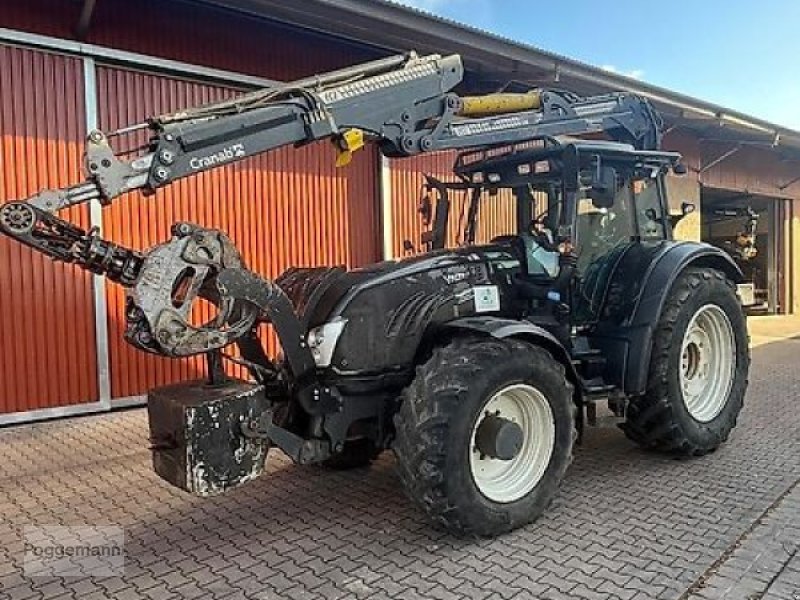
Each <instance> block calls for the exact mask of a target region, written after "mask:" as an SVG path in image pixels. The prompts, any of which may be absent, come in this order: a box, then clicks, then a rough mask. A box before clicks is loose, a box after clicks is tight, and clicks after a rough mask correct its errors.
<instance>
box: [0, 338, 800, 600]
mask: <svg viewBox="0 0 800 600" xmlns="http://www.w3.org/2000/svg"><path fill="white" fill-rule="evenodd" d="M798 352H800V341H787V342H782V343H776V344H766V345H763V346H759V347H758V348H757V349H755V350H754V351H753V371H752V374H751V384H750V389H749V391H748V396H747V400H746V403H745V407H744V410H743V412H742V415H741V417H740V420H739V426H738V427H737V428H736V429H735V430H734V432H733V434H732V435H731V439H730V440H729V441H728V443H726V444H725V445H723V446H722V447H721V448H720V449H719V450H718V451H717V452H715V453H713V454H711V455H709V456H706V457H703V458H700V459H697V460H685V461H678V460H673V459H671V458H669V457H664V456H661V455H659V454H656V453H653V452H646V451H643V450H640V449H638V448H637V447H636V446H635V445H633V444H631V443H630V442H628V441H627V440H626V439H625V438H624V436H623V435H622V434H621V433H620V432H619V431H617V430H615V429H592V428H589V429H587V432H586V437H585V442H584V444H583V446H582V447H580V448H578V449H577V451H576V457H575V461H574V463H573V465H572V466H571V467H570V470H569V472H568V474H567V477H566V479H565V481H564V482H563V484H562V488H561V491H560V493H559V495H558V497H557V498H556V500H555V501H554V502H553V504H552V506H551V507H550V509H549V510H548V511H547V513H546V514H545V515H544V516H543V517H542V518H541V519H540V520H539V521H537V522H536V523H534V524H532V525H531V526H529V527H526V528H523V529H521V530H518V531H515V532H513V533H511V534H509V535H506V536H502V537H500V538H498V539H495V540H460V539H455V538H453V537H451V536H449V535H447V534H446V533H443V532H442V531H440V530H438V529H436V528H434V527H432V526H431V525H429V524H428V523H427V522H426V521H425V519H424V517H423V516H422V515H421V514H420V513H419V511H418V510H417V509H416V508H415V507H414V506H413V505H411V503H410V502H408V501H407V500H406V498H405V496H404V495H403V493H402V490H401V489H400V487H399V486H400V484H399V481H398V478H397V476H396V474H395V472H394V459H393V458H392V457H391V455H390V454H389V453H387V454H385V455H384V456H382V457H381V458H380V459H378V460H377V461H376V462H375V464H374V466H373V467H372V468H371V469H369V470H363V469H360V470H356V471H352V472H331V471H327V470H324V469H320V468H308V467H298V466H294V465H292V464H291V463H290V461H289V460H288V459H286V458H285V457H284V456H282V455H281V454H280V453H279V452H273V453H272V454H270V458H269V461H268V465H267V471H268V472H267V473H266V474H265V475H264V476H263V477H261V478H259V479H257V480H256V481H254V482H252V483H249V484H247V485H246V486H243V487H241V488H239V489H237V490H233V491H231V492H230V493H227V494H224V495H222V496H219V497H215V498H212V499H205V500H204V499H199V498H194V497H192V496H190V495H188V494H185V493H183V492H181V491H179V490H176V489H175V488H172V487H170V486H169V485H168V484H166V483H164V482H162V481H161V480H160V479H159V478H158V477H157V476H155V475H154V474H153V473H152V470H151V466H150V454H149V452H148V450H147V447H148V443H149V442H148V429H147V422H146V414H145V411H144V410H141V409H136V410H130V411H124V412H116V413H111V414H107V415H100V416H91V417H84V418H77V419H71V420H63V421H54V422H50V423H40V424H34V425H24V426H19V427H14V428H7V429H3V430H0V453H1V454H0V456H3V461H0V599H3V600H4V599H5V598H9V599H16V598H19V599H20V600H23V599H25V600H27V599H28V598H30V599H32V600H39V599H44V598H47V599H48V600H49V599H50V598H59V597H61V598H64V599H67V598H76V599H77V598H90V597H93V595H96V596H97V597H109V598H117V599H120V600H139V599H142V600H147V599H148V598H162V597H167V598H168V597H176V598H211V599H216V598H220V599H221V598H228V599H233V598H246V599H253V600H256V599H257V600H266V599H269V600H272V599H284V598H286V599H294V598H323V599H328V598H397V599H402V600H406V599H408V598H426V599H438V600H454V599H457V598H470V599H472V598H497V599H502V600H510V599H511V598H520V599H528V598H535V599H537V600H547V599H550V600H557V599H562V598H568V599H575V600H592V599H595V598H604V599H630V600H641V599H644V598H648V599H654V598H655V599H658V600H661V599H663V600H677V599H678V598H680V597H681V596H683V597H684V599H685V598H687V597H691V598H692V600H694V598H698V599H699V598H725V599H726V600H730V598H733V597H734V596H733V595H732V594H739V592H740V591H742V593H745V592H746V593H752V594H759V595H760V597H762V598H764V599H765V600H800V592H799V591H798V590H800V559H798V553H797V551H796V549H794V546H793V545H792V540H794V541H795V542H796V541H797V540H799V539H800V531H798V530H800V496H798V494H796V493H789V494H787V495H785V496H783V500H782V502H781V503H780V504H779V506H777V507H775V506H773V505H774V504H775V502H776V499H778V498H779V497H780V496H781V495H782V494H784V493H785V492H786V490H789V489H791V488H792V486H794V485H795V484H796V482H797V481H798V479H800V461H798V459H797V457H798V456H800V436H798V434H797V432H798V431H800V411H797V410H796V409H795V403H796V398H798V397H800V378H798V377H797V373H796V372H797V366H796V356H797V354H798ZM771 506H773V508H772V510H771V511H770V510H768V509H769V508H770V507H771ZM765 511H766V516H765ZM759 518H760V520H759V521H758V522H756V520H757V519H759ZM58 523H64V524H76V525H77V524H88V525H99V524H103V525H109V524H110V525H119V526H121V527H124V529H125V533H126V563H125V573H124V574H123V575H122V576H121V577H118V578H108V579H104V578H91V577H90V578H84V579H81V580H78V581H70V580H69V579H64V580H60V579H59V580H56V581H55V582H52V581H51V582H41V581H36V580H29V579H26V578H25V577H23V576H22V573H21V572H20V569H21V566H22V556H21V553H22V538H21V535H22V527H23V525H25V524H31V525H52V524H58ZM754 524H755V525H754ZM792 552H794V554H792ZM723 553H725V554H724V555H723ZM721 557H722V559H721ZM743 565H744V566H743ZM747 565H750V566H752V565H755V566H753V567H752V568H748V567H747ZM703 577H705V578H703ZM701 578H703V579H701ZM698 581H702V582H704V585H703V586H701V587H698V586H697V583H698ZM693 584H695V585H694V586H693V587H692V592H691V593H689V592H688V591H687V590H688V588H689V586H691V585H693ZM732 590H733V591H732ZM692 594H694V595H693V596H692ZM714 594H716V596H715V595H714ZM723 594H728V595H727V596H725V595H723Z"/></svg>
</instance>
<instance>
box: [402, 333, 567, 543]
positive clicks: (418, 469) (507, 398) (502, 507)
mask: <svg viewBox="0 0 800 600" xmlns="http://www.w3.org/2000/svg"><path fill="white" fill-rule="evenodd" d="M574 410H575V406H574V403H573V399H572V386H571V384H570V383H569V382H568V381H567V379H566V378H565V375H564V367H563V366H562V365H561V364H560V363H559V362H557V361H556V360H555V359H554V358H553V357H552V356H551V355H550V354H549V353H548V352H547V351H545V350H544V349H542V348H539V347H536V346H532V345H530V344H527V343H524V342H521V341H517V340H498V339H494V338H488V337H486V338H484V337H475V338H472V337H470V338H456V339H455V340H453V341H452V342H451V343H449V344H448V345H446V346H444V347H440V348H437V349H436V350H435V351H434V353H433V355H432V356H431V358H430V359H429V360H428V361H427V362H426V363H425V364H424V365H421V366H420V367H418V369H417V374H416V378H415V379H414V381H413V383H412V384H411V385H410V386H409V387H408V388H407V389H406V391H405V392H404V396H403V399H402V405H401V408H400V410H399V412H398V414H397V415H396V416H395V427H396V431H397V436H396V439H395V442H394V452H395V454H396V455H397V462H398V468H399V471H400V476H401V478H402V480H403V482H404V484H405V487H406V491H407V492H408V494H409V496H410V497H411V499H412V500H414V501H415V502H416V503H417V504H418V505H420V506H421V507H422V508H423V509H424V510H425V511H426V512H427V513H428V515H429V516H430V517H431V518H432V519H433V520H434V521H435V522H437V523H439V524H442V525H444V526H445V527H446V528H447V529H449V530H450V531H452V532H454V533H457V534H462V535H464V534H471V535H483V536H492V535H497V534H500V533H503V532H506V531H510V530H511V529H514V528H516V527H519V526H521V525H524V524H526V523H529V522H531V521H533V520H534V519H536V518H537V517H538V516H539V515H541V514H542V513H543V512H544V510H545V509H546V508H547V506H548V505H549V504H550V502H551V500H552V499H553V497H554V495H555V493H556V491H557V489H558V485H559V483H560V481H561V479H562V477H563V476H564V472H565V471H566V469H567V466H568V465H569V463H570V460H571V458H572V445H573V440H574V437H575V435H574V434H575V418H574Z"/></svg>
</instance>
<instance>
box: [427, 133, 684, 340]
mask: <svg viewBox="0 0 800 600" xmlns="http://www.w3.org/2000/svg"><path fill="white" fill-rule="evenodd" d="M679 159H680V155H678V154H677V153H671V152H653V151H641V150H635V149H634V148H633V147H631V146H629V145H625V144H619V143H614V142H605V141H587V140H576V139H569V138H567V139H555V138H542V139H537V140H534V141H532V142H527V143H525V144H519V145H515V146H510V147H504V148H495V149H489V150H480V151H473V152H465V153H462V154H460V155H459V156H458V158H457V160H456V163H455V166H454V173H455V174H456V176H457V177H458V180H457V181H454V182H442V181H439V180H437V179H434V178H432V177H429V178H428V179H427V183H426V185H427V187H428V189H429V190H431V191H433V192H434V193H435V196H436V204H435V210H434V209H433V207H432V206H431V204H430V203H429V201H425V202H422V203H421V205H420V207H421V211H422V212H423V213H425V214H430V215H431V219H430V221H431V223H432V228H431V230H430V231H429V232H426V233H425V234H424V235H423V242H424V243H425V244H426V246H427V249H429V250H436V249H440V248H444V247H445V246H446V245H447V243H448V239H447V232H448V231H450V230H452V229H451V228H450V227H449V223H448V221H449V214H450V204H451V201H452V199H451V195H452V194H453V193H454V192H466V193H467V195H468V198H469V200H468V208H467V210H466V218H465V219H464V223H463V229H462V230H461V231H460V232H459V233H460V239H459V240H458V243H460V244H461V245H465V246H470V245H474V244H475V243H476V240H478V239H480V237H481V232H480V231H479V230H478V229H479V224H480V211H481V207H482V205H483V204H484V203H486V202H492V201H494V200H496V199H497V198H498V197H500V196H507V195H513V198H514V200H515V202H514V203H513V204H514V207H515V209H514V212H515V214H514V215H513V218H512V219H511V220H512V222H513V224H514V227H513V230H511V231H508V232H505V233H504V234H503V235H500V236H497V237H494V238H492V239H491V240H486V241H488V242H490V244H500V245H503V246H507V247H508V248H509V250H510V251H511V252H512V253H513V254H514V255H515V256H516V257H517V258H518V260H519V264H520V266H519V273H518V274H516V277H515V284H516V285H517V287H518V291H519V293H520V295H522V296H527V297H528V299H529V300H530V301H531V302H532V308H533V309H534V310H533V312H541V311H538V310H536V309H537V308H539V309H542V308H545V307H547V306H549V307H553V308H555V310H556V311H557V312H558V311H561V313H562V314H561V320H562V321H568V322H569V325H570V326H571V327H579V328H589V327H590V326H591V325H592V324H593V323H595V322H597V321H598V320H599V319H600V318H601V314H600V313H601V310H602V308H603V305H604V301H605V300H606V297H607V295H608V292H609V284H610V283H611V281H612V279H613V278H612V277H611V274H612V273H613V272H615V270H616V267H617V266H618V265H619V264H620V263H621V262H622V261H623V257H625V256H626V255H652V254H653V253H657V252H658V251H659V249H660V247H661V246H662V245H663V244H664V242H665V241H667V240H670V239H671V236H672V231H671V225H670V221H669V210H668V204H667V198H666V188H665V183H664V176H665V174H667V173H668V172H670V171H673V172H676V173H678V174H680V173H681V172H682V168H681V165H680V163H679ZM633 259H634V258H633V256H629V257H628V259H627V260H628V261H630V260H633ZM636 260H637V263H639V264H640V263H641V260H642V258H639V259H636ZM565 311H568V314H564V312H565ZM546 312H548V313H549V312H550V311H549V310H548V311H546ZM540 316H541V315H540ZM545 316H549V315H545ZM534 320H535V317H534Z"/></svg>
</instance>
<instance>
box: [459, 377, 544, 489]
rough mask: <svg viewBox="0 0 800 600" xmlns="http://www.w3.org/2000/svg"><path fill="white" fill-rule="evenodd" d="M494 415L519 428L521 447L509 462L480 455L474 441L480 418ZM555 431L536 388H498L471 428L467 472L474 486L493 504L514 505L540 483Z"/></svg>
mask: <svg viewBox="0 0 800 600" xmlns="http://www.w3.org/2000/svg"><path fill="white" fill-rule="evenodd" d="M489 415H496V416H499V417H502V418H504V419H508V420H510V421H512V422H514V423H516V424H517V425H519V426H520V428H521V429H522V434H523V436H522V444H521V447H520V449H519V452H517V454H516V456H514V458H512V459H510V460H501V459H498V458H491V457H489V456H486V455H483V454H481V451H480V450H479V449H478V447H477V444H476V441H475V438H476V435H477V433H478V428H479V427H480V425H481V423H482V422H483V419H484V418H485V417H487V416H489ZM555 437H556V428H555V420H554V418H553V411H552V409H551V408H550V404H549V402H547V398H545V396H544V394H542V392H540V391H539V390H537V389H536V388H535V387H533V386H530V385H527V384H515V385H510V386H508V387H505V388H503V389H501V390H500V391H499V392H497V393H496V394H495V395H494V396H492V397H491V398H490V399H489V401H488V402H487V403H486V404H485V405H484V406H483V409H482V410H481V413H480V414H479V415H478V418H477V419H476V420H475V423H474V424H473V427H472V437H471V440H470V469H471V472H472V479H473V481H474V482H475V485H476V486H477V488H478V491H480V493H481V494H483V495H484V496H485V497H486V498H488V499H489V500H492V501H494V502H502V503H507V502H514V501H516V500H519V499H520V498H522V497H523V496H525V495H526V494H528V493H529V492H530V491H531V490H532V489H533V488H534V487H536V484H538V483H539V481H540V480H541V478H542V476H543V475H544V473H545V471H546V470H547V465H548V464H549V463H550V457H551V456H552V454H553V448H554V446H555Z"/></svg>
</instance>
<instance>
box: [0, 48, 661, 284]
mask: <svg viewBox="0 0 800 600" xmlns="http://www.w3.org/2000/svg"><path fill="white" fill-rule="evenodd" d="M463 72H464V71H463V65H462V62H461V58H460V57H459V56H458V55H450V56H444V57H443V56H439V55H430V56H424V57H419V56H417V55H416V54H415V53H409V54H407V55H399V56H395V57H390V58H387V59H381V60H377V61H372V62H369V63H366V64H363V65H359V66H355V67H349V68H346V69H341V70H338V71H333V72H330V73H327V74H323V75H320V76H317V77H312V78H307V79H303V80H300V81H295V82H292V83H287V84H285V85H281V86H278V87H272V88H266V89H263V90H258V91H254V92H250V93H248V94H244V95H242V96H239V97H237V98H234V99H232V100H226V101H223V102H218V103H215V104H210V105H206V106H201V107H196V108H189V109H186V110H183V111H180V112H176V113H171V114H166V115H161V116H157V117H153V118H151V119H150V120H149V121H148V122H147V123H144V124H142V125H139V126H134V127H133V128H127V129H125V130H123V131H131V130H132V129H136V128H143V129H145V128H146V129H148V130H149V131H150V142H149V144H148V146H147V149H146V150H145V151H144V152H143V153H142V154H140V155H138V156H134V157H133V158H127V157H126V158H122V157H120V156H119V155H118V154H117V153H115V151H114V150H113V148H112V147H111V145H110V143H109V137H111V136H110V135H109V136H106V135H105V134H104V133H102V132H100V131H92V132H91V133H90V134H89V136H88V138H87V143H86V152H85V161H84V162H85V170H86V173H87V179H86V181H84V182H83V183H81V184H78V185H75V186H71V187H67V188H63V189H60V190H45V191H43V192H40V193H38V194H36V195H34V196H32V197H30V198H27V199H26V200H24V201H16V202H10V203H7V204H6V205H4V206H3V207H2V208H1V209H0V231H2V232H3V233H5V234H6V235H9V236H10V237H12V238H14V239H16V240H17V241H19V242H21V243H23V244H25V245H28V246H31V247H33V248H35V249H36V250H38V251H40V252H43V253H45V254H47V255H48V256H50V257H52V258H55V259H57V260H62V261H66V262H74V263H76V264H79V265H80V266H82V267H84V268H86V269H88V270H90V271H92V272H95V273H100V274H104V275H106V276H108V277H109V278H110V279H112V280H113V281H117V282H119V283H122V284H124V285H131V284H132V283H133V282H134V281H135V280H136V277H137V275H138V270H139V267H140V265H141V257H140V256H139V255H138V254H137V253H136V252H135V251H133V250H129V249H125V248H122V247H119V246H117V245H115V244H114V243H112V242H110V241H107V240H103V239H101V238H100V237H99V236H98V235H97V232H94V231H90V232H85V231H83V230H81V229H80V228H78V227H76V226H74V225H72V224H71V223H68V222H66V221H64V220H62V219H60V218H59V217H57V216H56V215H55V214H54V213H55V212H56V211H58V210H60V209H63V208H66V207H68V206H72V205H75V204H81V203H85V202H90V201H98V202H100V203H101V204H104V205H105V204H109V203H110V202H112V201H113V200H114V199H115V198H117V197H119V196H120V195H122V194H124V193H126V192H131V191H135V190H138V191H140V192H142V193H143V194H152V193H154V192H155V191H156V190H157V189H159V188H161V187H164V186H167V185H170V184H172V183H174V182H175V181H178V180H179V179H182V178H184V177H188V176H191V175H194V174H197V173H201V172H204V171H208V170H211V169H215V168H218V167H221V166H224V165H227V164H231V163H234V162H236V161H240V160H244V159H246V158H248V157H251V156H255V155H258V154H260V153H263V152H266V151H269V150H272V149H275V148H279V147H282V146H287V145H296V146H297V145H303V144H308V143H311V142H314V141H318V140H322V139H331V140H332V141H333V142H334V143H335V144H336V147H337V149H338V151H339V157H338V160H337V164H346V163H347V162H348V161H349V159H350V156H351V155H352V153H353V152H355V151H356V150H358V149H359V148H360V147H361V146H363V144H364V143H365V142H367V141H374V142H376V143H377V144H378V146H379V148H380V150H381V152H382V153H383V154H384V155H386V156H390V157H403V156H411V155H415V154H419V153H423V152H432V151H439V150H448V149H465V148H482V147H492V146H497V145H506V144H513V143H517V142H523V141H526V140H530V139H533V138H537V137H542V136H556V135H581V134H604V135H606V136H607V137H610V138H611V139H613V140H614V141H618V142H624V143H628V144H631V145H633V146H634V147H636V148H639V149H651V150H652V149H657V148H658V147H659V145H660V141H661V122H660V119H659V117H658V115H657V114H656V112H655V111H654V109H653V108H652V106H651V105H650V103H649V102H648V101H647V100H646V99H644V98H640V97H638V96H634V95H630V94H625V93H612V94H604V95H600V96H592V97H580V96H576V95H574V94H571V93H567V92H562V91H555V90H535V91H533V92H529V93H524V94H490V95H488V96H478V97H463V98H462V97H460V96H458V95H457V94H456V93H454V92H453V90H454V88H455V87H456V86H457V85H458V84H459V83H460V82H461V80H462V77H463ZM115 133H120V132H115Z"/></svg>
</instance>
